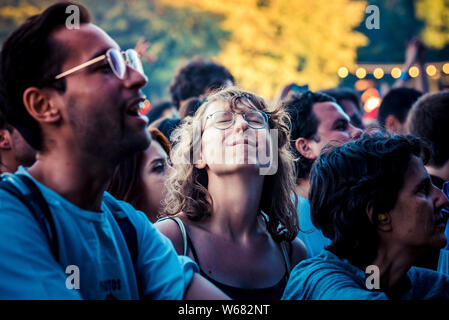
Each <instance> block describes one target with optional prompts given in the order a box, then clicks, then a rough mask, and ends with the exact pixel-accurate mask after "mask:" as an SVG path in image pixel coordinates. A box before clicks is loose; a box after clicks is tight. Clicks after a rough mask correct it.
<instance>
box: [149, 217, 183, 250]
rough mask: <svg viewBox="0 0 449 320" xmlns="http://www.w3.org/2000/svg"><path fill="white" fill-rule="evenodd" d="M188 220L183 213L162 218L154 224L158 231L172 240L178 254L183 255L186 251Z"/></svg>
mask: <svg viewBox="0 0 449 320" xmlns="http://www.w3.org/2000/svg"><path fill="white" fill-rule="evenodd" d="M186 220H187V219H186V217H185V215H184V214H182V213H181V214H177V215H175V216H168V217H164V218H161V219H159V220H158V221H156V222H155V223H154V226H155V227H156V229H158V230H159V231H160V232H161V233H162V234H163V235H164V236H166V237H167V238H169V239H170V240H171V242H172V243H173V246H174V247H175V250H176V252H177V253H178V254H183V253H184V249H185V237H186V230H185V226H186V224H188V222H187V221H186Z"/></svg>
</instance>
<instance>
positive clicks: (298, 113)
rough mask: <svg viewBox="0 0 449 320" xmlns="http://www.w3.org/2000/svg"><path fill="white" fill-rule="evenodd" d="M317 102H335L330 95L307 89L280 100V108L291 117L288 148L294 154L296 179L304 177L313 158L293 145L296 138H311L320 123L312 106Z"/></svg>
mask: <svg viewBox="0 0 449 320" xmlns="http://www.w3.org/2000/svg"><path fill="white" fill-rule="evenodd" d="M317 102H336V100H335V99H334V98H332V97H331V96H329V95H327V94H324V93H320V92H312V91H307V92H305V93H304V94H300V93H294V94H292V95H291V96H290V98H288V99H287V100H285V101H283V102H282V108H283V109H284V110H285V111H287V113H288V114H289V116H290V119H291V123H292V125H291V130H290V148H291V151H292V152H293V154H294V156H295V159H296V160H295V166H296V174H297V178H298V179H302V178H306V177H307V176H308V175H309V173H310V169H311V167H312V164H313V160H311V159H307V158H305V157H303V156H302V155H300V154H299V152H298V150H296V147H295V141H296V140H297V139H298V138H305V139H312V138H313V137H314V136H315V134H316V132H317V130H318V126H319V124H320V122H319V120H318V119H317V117H316V116H315V113H314V112H313V110H312V107H313V105H314V104H315V103H317Z"/></svg>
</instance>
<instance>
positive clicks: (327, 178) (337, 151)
mask: <svg viewBox="0 0 449 320" xmlns="http://www.w3.org/2000/svg"><path fill="white" fill-rule="evenodd" d="M412 156H418V157H421V159H423V162H424V163H425V162H426V161H427V159H428V156H429V150H428V149H427V148H426V145H425V144H423V143H422V142H421V140H420V139H419V138H417V137H415V136H412V135H407V136H402V135H395V136H393V137H391V136H388V135H387V134H380V133H374V134H371V135H369V134H366V133H365V134H363V135H362V137H361V138H359V139H358V140H355V141H351V142H348V143H346V144H343V145H340V146H334V147H326V148H325V149H323V152H322V153H321V155H320V157H319V158H318V159H317V160H316V161H315V163H314V165H313V168H312V171H311V174H310V184H311V186H310V194H309V200H310V210H311V217H312V222H313V224H314V225H315V226H316V227H317V228H319V229H321V230H322V232H323V234H324V235H325V236H326V237H328V238H329V239H331V240H332V243H331V245H330V246H329V247H328V250H330V251H331V252H333V253H334V254H336V255H337V256H339V257H340V258H344V259H347V260H348V261H349V262H351V263H352V264H354V265H356V266H358V267H364V266H366V265H368V264H370V263H371V262H372V260H373V259H374V258H375V256H376V254H377V250H378V245H379V239H378V235H377V231H376V223H377V222H376V219H373V221H370V219H369V217H368V215H367V210H368V209H371V210H372V212H373V216H374V217H376V216H377V215H378V214H380V213H385V212H388V211H390V210H391V209H393V208H394V206H395V205H396V201H397V198H398V195H399V192H400V190H401V189H402V187H403V185H404V180H405V174H406V172H407V170H408V167H409V163H410V160H411V159H412Z"/></svg>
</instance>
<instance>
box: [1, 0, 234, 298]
mask: <svg viewBox="0 0 449 320" xmlns="http://www.w3.org/2000/svg"><path fill="white" fill-rule="evenodd" d="M69 5H73V4H72V3H57V4H54V5H52V6H50V7H49V8H48V9H46V10H45V11H44V12H43V13H41V14H39V15H36V16H33V17H31V18H29V19H28V20H27V21H26V22H25V23H24V24H22V25H21V26H20V27H19V28H18V29H16V30H15V31H14V32H13V33H12V34H11V35H9V37H8V38H7V39H6V41H5V42H4V44H3V48H2V52H1V66H2V68H1V77H2V80H3V82H2V83H3V84H4V89H5V90H4V92H6V98H7V102H8V103H6V104H5V105H4V108H3V109H4V110H3V111H4V113H5V116H6V118H7V119H8V121H9V122H10V123H11V124H12V125H13V126H15V127H16V128H17V129H18V130H19V131H20V132H21V133H22V135H23V136H24V138H25V139H26V140H27V141H28V142H29V143H30V144H31V145H32V146H33V147H34V148H35V149H36V150H37V161H36V163H35V164H34V165H33V166H32V167H31V168H30V169H29V170H26V169H24V168H19V170H18V171H17V173H16V174H15V175H14V176H10V177H9V178H8V181H13V183H14V184H15V185H16V187H17V188H18V189H20V190H21V191H22V193H23V194H26V195H29V194H32V193H29V192H28V193H27V190H32V189H33V187H32V186H34V187H37V188H38V191H39V192H40V193H41V194H42V195H43V198H44V200H45V201H44V203H45V204H46V205H47V206H48V207H49V211H50V216H51V218H50V219H48V220H47V221H46V222H44V223H42V221H41V220H38V219H35V217H33V215H32V214H31V211H33V210H30V209H29V207H27V205H26V204H27V203H28V204H29V202H30V200H29V199H30V198H26V197H25V200H23V201H21V200H19V197H17V196H13V195H12V194H11V193H9V192H7V191H6V190H5V189H1V190H0V213H1V214H0V228H1V230H0V259H1V261H3V262H2V264H1V266H0V298H3V299H5V298H8V299H80V298H84V299H138V298H144V299H145V298H146V299H180V298H183V297H184V298H197V299H200V298H204V297H209V298H222V297H225V296H224V295H222V293H221V292H220V291H219V290H217V289H216V288H215V287H213V286H212V285H210V283H209V282H208V281H206V280H205V279H204V278H202V277H201V276H199V275H198V273H196V272H195V271H196V270H197V268H196V265H195V264H194V263H192V261H190V260H188V259H185V257H178V256H177V255H176V252H175V251H174V249H173V247H172V245H171V244H170V241H169V240H168V239H166V238H165V237H163V236H161V234H160V233H159V232H158V231H157V230H156V229H155V228H154V227H153V226H152V224H150V223H149V222H148V221H147V218H146V217H145V215H144V214H143V213H142V212H138V211H135V210H134V208H132V207H131V206H130V205H128V204H126V203H124V202H119V201H117V200H116V199H114V198H113V197H112V196H111V195H109V194H108V193H105V192H104V190H105V189H106V186H107V184H108V181H109V179H110V177H111V176H112V174H113V172H114V170H115V167H116V166H117V164H118V163H119V162H120V160H121V159H123V158H124V157H125V156H126V155H128V154H130V153H133V152H136V151H139V150H143V149H145V148H147V147H148V144H149V142H150V138H149V135H148V133H147V131H146V130H145V126H146V124H147V119H146V118H144V117H141V116H140V115H139V112H138V111H139V108H140V107H141V106H142V105H143V102H144V96H143V94H142V92H141V89H142V88H143V86H145V84H146V83H147V78H146V77H145V75H144V74H143V69H142V67H141V63H140V60H139V58H138V55H137V53H136V52H135V51H133V50H127V51H126V52H125V53H121V49H120V48H119V46H118V45H117V43H116V42H115V41H114V40H113V39H111V38H110V37H109V36H108V35H107V34H106V33H105V32H104V31H103V30H102V29H100V28H99V27H97V26H96V25H94V24H91V23H90V17H89V13H88V11H87V10H86V9H85V8H84V7H83V6H81V5H78V8H79V12H80V25H79V28H75V29H68V28H66V27H65V22H66V19H67V17H68V14H66V8H67V7H68V6H69ZM125 56H126V59H125ZM19 176H22V178H20V179H22V180H20V179H19ZM26 181H28V183H30V185H28V186H27V184H26ZM34 194H35V195H36V192H34ZM39 205H40V208H41V210H42V211H44V210H45V206H44V204H43V203H42V202H41V203H39ZM123 219H128V221H129V222H130V224H128V228H127V229H126V230H125V228H122V224H120V225H119V221H123ZM47 226H49V230H48V229H47ZM132 230H134V235H135V236H134V237H133V238H134V239H135V243H132V241H130V240H132V239H131V237H129V234H132ZM127 235H128V236H127ZM136 252H137V255H135V254H134V253H136Z"/></svg>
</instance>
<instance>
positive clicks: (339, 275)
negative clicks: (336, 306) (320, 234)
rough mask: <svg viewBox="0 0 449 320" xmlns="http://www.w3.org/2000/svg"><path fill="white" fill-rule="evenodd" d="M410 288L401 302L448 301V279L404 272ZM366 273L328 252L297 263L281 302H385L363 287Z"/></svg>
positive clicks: (383, 297) (430, 273)
mask: <svg viewBox="0 0 449 320" xmlns="http://www.w3.org/2000/svg"><path fill="white" fill-rule="evenodd" d="M407 275H408V277H409V279H410V282H411V289H410V290H408V291H407V292H405V293H404V294H403V295H401V299H404V300H415V299H416V300H427V299H449V277H448V276H447V275H444V274H442V273H439V272H436V271H433V270H430V269H425V268H418V267H412V268H410V270H409V271H408V273H407ZM366 277H367V275H366V274H365V272H364V271H363V270H361V269H359V268H357V267H355V266H353V265H352V264H350V263H349V262H348V261H347V260H346V259H340V258H339V257H337V256H336V255H334V254H333V253H331V252H330V251H328V250H323V252H322V253H321V254H320V255H318V256H316V257H313V258H310V259H306V260H304V261H302V262H300V263H299V264H298V265H297V266H296V267H295V268H294V269H293V270H292V272H291V274H290V279H289V281H288V283H287V287H286V288H285V291H284V295H283V297H282V299H283V300H387V299H388V297H387V295H386V294H385V293H384V292H383V291H380V290H375V289H373V290H369V289H367V287H366Z"/></svg>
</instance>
